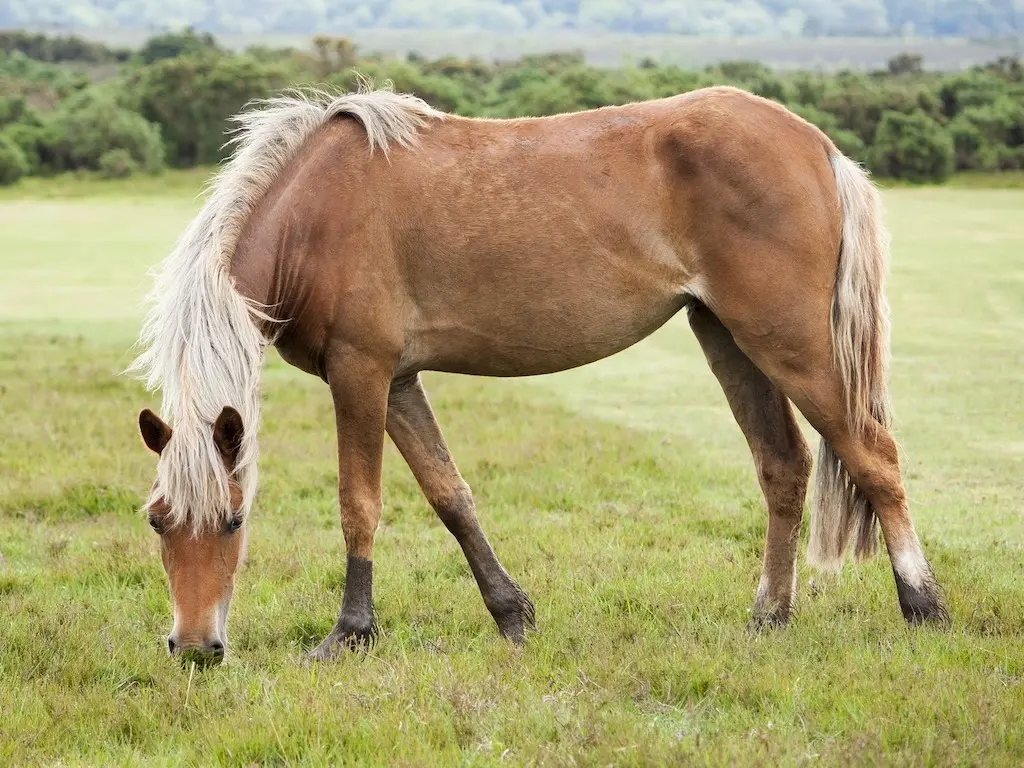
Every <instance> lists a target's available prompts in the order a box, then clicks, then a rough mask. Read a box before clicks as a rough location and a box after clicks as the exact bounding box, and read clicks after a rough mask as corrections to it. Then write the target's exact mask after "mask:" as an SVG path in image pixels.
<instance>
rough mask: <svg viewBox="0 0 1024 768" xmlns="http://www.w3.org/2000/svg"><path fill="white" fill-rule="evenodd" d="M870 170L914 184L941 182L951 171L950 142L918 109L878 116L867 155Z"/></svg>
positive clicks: (951, 148)
mask: <svg viewBox="0 0 1024 768" xmlns="http://www.w3.org/2000/svg"><path fill="white" fill-rule="evenodd" d="M869 157H870V165H871V170H872V171H874V172H875V173H876V174H877V175H879V176H891V177H893V178H901V179H908V180H910V181H915V182H924V181H945V180H946V179H947V178H949V175H950V174H951V173H952V172H953V160H954V148H953V139H952V138H951V137H950V135H949V133H948V132H946V131H945V130H944V129H943V127H942V126H941V125H939V124H938V123H937V122H935V120H933V119H932V118H931V117H929V116H928V115H926V114H925V113H924V112H922V111H920V110H916V111H914V112H911V113H909V114H903V113H900V112H893V111H891V110H889V111H886V112H885V113H883V114H882V119H881V121H880V122H879V123H878V130H877V131H876V132H875V141H874V144H873V146H872V147H871V152H870V153H869Z"/></svg>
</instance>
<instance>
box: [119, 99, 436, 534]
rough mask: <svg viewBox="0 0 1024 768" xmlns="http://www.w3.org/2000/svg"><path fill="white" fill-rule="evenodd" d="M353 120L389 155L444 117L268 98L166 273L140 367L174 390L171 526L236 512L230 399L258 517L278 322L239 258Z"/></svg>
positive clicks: (162, 483)
mask: <svg viewBox="0 0 1024 768" xmlns="http://www.w3.org/2000/svg"><path fill="white" fill-rule="evenodd" d="M340 115H350V116H351V117H354V118H356V119H357V120H358V121H359V122H360V123H361V124H362V126H363V128H364V129H365V131H366V137H367V141H368V144H369V149H370V151H371V152H373V151H374V150H376V149H379V150H380V151H381V152H383V153H384V154H385V155H387V154H388V151H389V148H390V147H391V146H392V145H396V144H397V145H398V146H401V147H410V146H412V145H414V144H415V143H416V139H417V132H418V129H419V128H420V127H422V126H423V125H424V124H425V123H426V122H427V121H428V120H429V119H432V118H440V117H442V113H440V112H437V111H435V110H434V109H432V108H431V107H430V106H428V105H427V104H426V103H424V102H423V101H421V100H420V99H417V98H415V97H412V96H406V95H402V94H396V93H392V92H391V91H390V90H361V91H360V92H358V93H349V94H340V95H339V94H332V93H328V92H325V91H292V92H289V93H288V94H286V95H283V96H279V97H276V98H272V99H268V100H266V101H262V102H258V103H257V104H256V106H255V108H252V109H247V110H245V111H243V112H241V113H240V114H238V115H236V116H235V117H234V118H232V120H233V122H234V123H235V124H236V125H237V129H236V131H235V132H234V136H233V137H232V138H231V140H230V141H229V142H228V143H229V144H232V145H234V152H233V153H232V156H231V158H230V160H228V162H227V163H226V164H225V165H224V167H223V169H222V170H221V171H220V172H219V173H218V174H217V175H216V176H215V177H214V178H213V179H212V181H211V182H210V184H209V186H208V188H207V199H206V203H205V205H204V206H203V208H202V210H201V211H200V213H199V215H198V216H196V218H195V220H193V221H192V223H191V224H190V225H189V227H188V228H187V229H186V230H185V232H184V234H183V235H182V236H181V238H180V239H179V240H178V242H177V244H176V245H175V247H174V250H173V251H171V253H170V254H169V255H168V256H167V258H166V259H164V261H163V262H162V263H161V264H160V266H159V267H158V269H157V270H156V272H155V274H154V287H153V290H152V291H151V292H150V295H149V302H150V304H151V308H150V311H149V314H148V316H147V317H146V321H145V323H144V325H143V328H142V333H141V335H140V337H139V342H138V346H139V347H140V348H141V350H142V351H141V352H140V354H139V355H138V357H137V358H136V360H135V361H134V363H133V364H132V365H131V367H130V368H129V369H128V370H129V372H132V373H135V374H136V375H138V376H139V378H141V379H143V380H144V381H145V382H146V385H147V387H148V388H149V389H150V390H156V389H161V390H162V391H163V409H162V410H163V415H164V418H165V419H167V420H169V421H170V422H171V425H172V427H173V429H174V436H173V437H172V439H171V441H170V442H169V443H168V444H167V447H166V448H165V449H164V451H163V454H162V455H161V457H160V461H159V463H158V466H157V481H156V483H155V484H154V487H153V491H152V495H151V497H150V499H149V501H148V502H147V506H148V505H149V504H151V503H152V502H154V501H156V500H157V499H158V498H160V497H163V498H164V499H165V500H166V501H167V503H168V504H169V506H170V512H169V515H170V518H169V520H168V522H169V524H171V525H179V524H189V525H190V526H191V527H192V529H193V530H194V531H196V532H198V531H200V530H203V529H205V528H207V527H210V526H213V525H216V524H219V523H220V522H222V521H223V520H224V519H225V518H227V517H228V516H230V515H231V514H232V510H231V509H230V497H229V489H228V474H227V471H226V470H225V468H224V464H223V461H222V460H221V457H220V454H219V452H218V450H217V447H216V445H215V444H214V440H213V429H212V425H213V423H214V421H215V420H216V418H217V416H218V414H219V413H220V412H221V410H222V409H223V408H224V406H226V405H230V406H232V407H234V408H235V409H236V410H238V412H239V413H240V414H241V416H242V422H243V425H244V428H245V432H244V439H243V443H242V447H241V451H240V453H239V456H238V460H237V463H236V465H235V467H234V470H233V474H232V477H233V479H234V480H235V481H236V482H238V483H239V485H240V486H241V489H242V497H243V503H242V510H241V511H242V513H243V514H248V511H249V509H250V508H251V506H252V500H253V496H254V495H255V491H256V456H257V441H256V433H257V427H258V423H259V413H260V391H259V383H260V370H261V367H262V360H263V352H264V350H265V349H266V346H267V344H268V339H267V338H266V337H265V336H264V334H263V332H262V331H261V330H260V326H261V325H265V322H264V321H266V320H269V318H267V317H266V315H265V314H264V312H263V309H262V308H261V307H259V306H257V305H256V304H254V303H253V302H250V301H247V300H246V299H245V298H243V297H242V295H241V294H239V293H238V292H237V291H236V290H235V286H234V281H233V279H232V278H231V275H230V265H231V258H232V256H233V254H234V251H235V246H236V245H237V242H238V238H239V236H240V234H241V231H242V228H243V227H244V226H245V223H246V221H247V220H248V218H249V216H250V215H251V213H252V211H253V209H254V208H255V206H256V205H257V203H258V202H259V201H260V200H261V199H262V198H263V196H264V195H265V194H266V192H267V190H268V189H269V188H270V186H271V184H272V183H273V182H274V180H275V179H276V178H277V177H278V175H279V174H280V173H281V171H282V170H283V168H284V166H285V165H286V164H287V163H288V162H289V161H290V160H291V159H292V158H293V157H294V156H295V155H296V154H297V153H298V152H299V150H300V149H301V147H302V145H303V144H304V143H305V141H306V140H307V139H308V138H309V137H310V136H311V135H312V134H313V133H314V132H315V131H316V130H317V129H318V128H319V127H320V126H322V125H323V124H325V123H326V122H328V121H329V120H331V119H332V118H334V117H337V116H340Z"/></svg>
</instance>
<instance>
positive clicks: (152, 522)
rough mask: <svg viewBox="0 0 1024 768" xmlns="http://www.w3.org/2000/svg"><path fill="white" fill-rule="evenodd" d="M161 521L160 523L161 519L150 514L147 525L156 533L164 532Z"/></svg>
mask: <svg viewBox="0 0 1024 768" xmlns="http://www.w3.org/2000/svg"><path fill="white" fill-rule="evenodd" d="M161 523H162V521H161V520H160V518H159V517H155V516H154V515H150V516H149V527H150V528H152V529H153V530H154V531H156V532H157V533H160V534H162V533H163V532H164V529H163V526H162V524H161Z"/></svg>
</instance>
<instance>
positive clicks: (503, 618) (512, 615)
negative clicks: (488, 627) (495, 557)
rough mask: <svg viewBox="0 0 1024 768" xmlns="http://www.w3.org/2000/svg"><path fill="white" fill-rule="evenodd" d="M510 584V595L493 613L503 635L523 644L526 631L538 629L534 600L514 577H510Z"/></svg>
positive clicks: (518, 643) (507, 638)
mask: <svg viewBox="0 0 1024 768" xmlns="http://www.w3.org/2000/svg"><path fill="white" fill-rule="evenodd" d="M509 586H510V587H511V589H510V590H509V594H508V596H507V597H506V598H505V599H504V600H502V601H501V602H500V603H499V605H498V606H497V607H495V608H494V609H492V610H491V615H492V616H493V617H494V621H495V622H496V623H497V625H498V632H500V633H501V636H502V637H504V638H505V639H506V640H511V641H512V642H513V643H515V644H516V645H522V644H523V643H525V642H526V631H527V630H535V629H537V623H536V620H535V616H534V611H533V601H531V600H530V598H529V597H527V595H526V593H525V592H523V590H522V588H521V587H520V586H519V585H518V584H516V583H515V582H514V581H512V579H509Z"/></svg>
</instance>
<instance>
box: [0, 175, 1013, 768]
mask: <svg viewBox="0 0 1024 768" xmlns="http://www.w3.org/2000/svg"><path fill="white" fill-rule="evenodd" d="M179 181H180V182H181V183H180V184H179V183H178V182H179ZM146 183H147V184H148V183H149V182H146ZM81 184H82V185H83V186H81V187H80V188H79V189H78V192H80V193H81V194H78V193H76V194H74V195H73V196H72V197H73V198H75V199H48V198H56V197H66V196H65V195H63V194H58V193H56V191H55V190H52V189H51V190H48V189H46V188H45V187H44V186H39V187H36V188H34V189H33V191H32V192H31V193H30V194H29V195H26V197H31V198H32V199H23V200H20V201H16V200H10V199H7V200H4V201H3V202H0V233H2V235H0V238H2V239H0V252H2V254H3V256H2V257H0V424H2V425H3V432H2V440H0V611H2V613H3V616H4V619H3V620H2V621H0V713H2V716H0V763H2V764H8V765H14V764H17V765H26V764H34V763H46V764H53V763H54V762H57V761H61V762H64V763H70V764H75V763H107V764H136V763H142V762H147V763H154V764H187V765H199V764H203V765H206V764H210V763H232V764H275V765H276V764H292V763H299V762H310V763H314V764H323V763H339V762H345V763H352V764H385V763H386V764H398V765H402V764H405V765H421V764H429V763H460V764H468V765H485V764H497V763H502V762H507V763H512V764H521V763H538V764H556V765H562V764H578V763H583V764H608V763H613V764H627V765H628V764H664V763H680V762H682V763H711V764H723V763H741V764H748V763H766V764H775V763H782V764H796V763H803V762H811V761H816V762H821V763H823V764H836V763H869V764H881V763H886V764H889V763H895V764H936V765H947V764H991V765H1012V764H1020V762H1021V761H1022V760H1024V718H1022V717H1021V712H1022V711H1024V687H1022V679H1024V654H1022V652H1021V648H1022V643H1024V576H1022V574H1024V549H1022V544H1021V542H1022V541H1024V518H1022V517H1021V510H1022V509H1024V485H1022V483H1021V477H1022V476H1024V438H1022V432H1021V426H1022V414H1024V388H1022V387H1021V385H1020V371H1021V370H1024V345H1022V344H1021V339H1022V338H1024V319H1022V318H1024V257H1022V254H1024V231H1022V229H1021V226H1020V217H1019V213H1020V211H1021V210H1022V208H1024V191H1021V190H1011V189H1006V190H983V189H970V190H967V189H952V188H950V189H936V188H899V189H890V190H887V191H886V199H887V203H888V208H889V212H890V223H891V226H892V229H893V231H894V235H895V244H896V249H895V263H894V269H893V277H892V281H891V288H890V296H891V299H892V302H893V305H894V316H895V317H894V320H895V339H894V344H895V349H894V354H895V360H894V381H893V387H894V396H895V404H896V409H897V413H898V422H899V433H900V437H901V440H902V441H903V445H904V450H905V464H904V468H905V475H906V480H907V487H908V490H909V494H910V497H911V499H912V503H913V510H914V514H915V519H916V522H917V527H918V530H919V532H920V534H921V536H922V538H923V540H924V544H925V547H926V550H927V552H928V554H929V556H930V558H931V560H932V563H933V565H934V567H935V570H936V572H937V574H938V577H939V579H940V580H941V582H942V583H943V585H944V586H945V588H946V591H947V593H948V596H949V599H950V603H951V608H952V613H953V618H954V622H953V625H952V628H951V629H949V630H946V631H941V630H936V629H931V628H925V629H918V630H911V629H909V628H907V627H906V626H905V625H904V623H903V620H902V618H901V617H900V615H899V610H898V608H897V603H896V594H895V589H894V586H893V582H892V576H891V572H890V571H889V567H888V564H887V563H886V562H885V559H884V558H879V559H876V560H874V561H872V562H869V563H866V564H863V565H856V566H850V567H848V568H847V569H846V570H845V571H844V572H843V573H842V574H841V576H840V577H838V578H837V579H835V580H832V581H828V582H824V583H822V581H821V579H818V587H817V588H816V589H815V590H813V591H812V590H811V589H810V588H809V586H808V582H809V580H810V579H811V577H812V576H813V574H812V572H810V571H809V570H807V569H806V568H803V567H802V568H801V572H800V579H799V598H798V603H799V609H798V614H797V616H796V617H795V620H794V622H793V624H792V626H791V627H790V628H789V629H787V630H784V631H778V632H772V633H768V634H764V635H754V636H752V635H748V634H747V633H746V631H745V628H744V626H745V623H746V619H747V617H748V609H749V607H750V604H751V602H752V598H753V593H754V589H755V586H756V583H757V578H758V575H759V568H760V555H761V547H762V537H763V534H764V528H765V514H764V508H763V501H762V499H761V497H760V493H759V491H758V489H757V485H756V482H755V480H754V477H753V471H752V468H751V462H750V459H749V455H748V453H747V451H746V447H745V445H744V443H743V440H742V437H741V436H740V433H739V430H738V428H737V427H736V426H735V424H734V423H733V422H732V419H731V417H730V416H729V413H728V409H727V408H726V406H725V403H724V398H723V396H722V395H721V393H720V391H719V390H718V388H717V385H716V383H715V381H714V379H713V377H712V376H711V374H710V373H709V372H708V371H707V368H706V366H705V364H704V362H703V360H702V358H701V356H700V353H699V350H698V349H697V347H696V344H695V342H694V341H693V339H692V337H691V336H690V334H689V332H688V330H687V329H686V327H685V321H681V320H680V321H673V322H671V323H670V324H669V325H668V326H666V328H664V329H663V330H661V331H659V332H658V333H657V334H655V335H654V336H653V337H652V338H650V339H649V340H647V341H645V342H643V343H642V344H640V345H637V346H636V347H634V348H632V349H630V350H628V351H627V352H625V353H623V354H621V355H619V356H616V357H614V358H612V359H610V360H607V361H604V362H602V363H599V364H596V365H594V366H590V367H587V368H584V369H580V370H577V371H572V372H568V373H565V374H559V375H557V376H550V377H540V378H536V379H530V380H518V381H516V380H508V381H496V380H483V379H470V378H459V377H451V376H441V375H430V376H428V377H427V386H428V389H429V390H430V391H431V393H432V395H433V400H434V405H435V408H436V410H437V412H438V415H439V419H440V421H441V423H442V425H443V427H444V428H445V431H446V433H447V436H448V438H449V442H450V444H451V448H452V452H453V455H454V456H455V457H456V459H457V460H458V462H459V464H460V466H461V468H462V470H463V473H464V474H465V475H466V477H467V479H468V480H469V481H470V483H471V484H472V485H473V486H474V489H475V491H476V495H477V498H478V502H479V506H480V509H481V516H482V518H483V521H484V526H485V529H486V530H487V531H488V533H489V535H490V537H491V539H492V541H493V543H494V544H495V547H496V549H497V551H498V553H499V556H501V557H502V559H503V560H504V562H505V564H506V566H507V567H508V568H509V570H510V571H511V572H512V573H513V574H514V575H515V576H517V578H518V579H519V580H520V582H521V583H522V584H523V586H524V587H525V588H526V589H527V591H528V592H529V593H530V594H531V596H532V597H533V599H534V601H535V602H536V605H537V614H538V624H539V630H540V631H539V632H538V633H537V634H535V635H532V636H531V637H530V638H529V641H528V643H527V645H526V647H525V648H524V649H521V650H517V649H515V648H512V647H510V646H508V645H507V644H505V643H504V642H502V641H501V640H500V639H499V638H498V637H497V634H496V632H495V630H494V627H493V626H492V622H491V620H490V618H489V616H488V615H487V613H486V611H485V609H484V607H483V605H482V601H481V600H480V597H479V595H478V593H477V591H476V587H475V584H474V582H473V580H472V577H471V576H470V574H469V572H468V568H467V567H466V565H465V563H464V560H463V557H462V555H461V552H460V551H459V549H458V547H457V546H456V545H455V543H454V541H453V540H452V539H451V538H450V537H449V536H448V534H447V533H446V532H445V531H444V529H443V527H442V526H441V525H440V524H439V523H438V522H437V521H436V520H435V519H434V517H433V514H432V513H431V511H430V510H429V508H428V507H427V505H426V503H425V502H424V500H423V499H422V497H421V495H420V493H419V491H418V489H417V488H416V485H415V483H414V481H413V480H412V478H411V475H410V474H409V472H408V470H407V469H406V468H405V466H404V465H403V463H402V462H401V459H400V457H399V456H398V455H397V453H396V452H395V451H394V450H393V449H392V448H391V447H390V446H389V448H388V455H387V458H386V462H385V464H386V466H385V495H386V509H385V514H384V520H383V523H382V526H381V531H380V533H379V535H378V539H377V541H378V545H377V551H376V562H377V569H376V573H375V580H376V597H377V608H378V614H379V619H380V620H381V622H382V624H383V638H382V640H381V642H380V644H379V645H378V647H377V649H376V650H375V651H374V653H373V654H372V655H369V656H350V657H346V658H343V659H341V660H340V661H339V662H337V663H335V664H332V665H327V666H321V667H319V668H315V669H309V668H306V667H304V666H303V665H302V664H301V663H300V660H301V658H302V656H303V654H304V652H305V651H307V650H308V649H309V648H311V647H312V645H313V644H314V643H315V642H316V641H317V640H318V639H319V638H320V637H321V636H322V635H323V634H325V633H326V632H327V631H328V630H329V629H330V627H331V626H332V624H333V620H334V617H335V615H336V612H337V608H338V604H339V600H340V595H341V588H342V585H343V581H344V570H343V559H344V558H343V552H344V547H343V540H342V535H341V531H340V526H339V524H338V521H337V512H336V501H335V490H334V487H335V473H336V468H335V461H334V435H333V428H332V416H331V408H330V401H329V397H328V394H327V391H326V388H325V387H324V386H323V385H322V384H321V383H319V382H318V381H315V380H313V379H312V378H310V377H307V376H304V375H302V374H300V373H298V372H297V371H294V370H293V369H291V368H289V367H287V366H286V365H285V364H284V363H283V362H281V361H280V359H278V358H277V357H276V356H274V355H271V357H270V360H269V361H268V365H267V370H266V374H265V400H266V406H265V413H264V418H265V421H264V425H263V428H262V432H261V435H262V449H263V459H262V466H263V475H262V477H263V485H262V489H261V492H260V496H259V499H258V501H257V506H256V509H255V510H254V513H253V518H252V531H251V547H250V559H249V562H248V564H247V565H246V567H245V568H244V570H243V572H242V575H241V578H240V583H239V586H238V589H237V591H236V596H235V600H234V603H233V606H232V623H231V633H230V638H231V648H230V650H229V660H228V662H227V663H226V664H225V666H223V667H222V668H218V669H214V670H209V671H205V672H200V671H196V672H195V673H194V674H190V670H187V669H182V668H180V667H179V666H177V665H175V664H173V663H171V661H170V660H169V659H168V658H167V655H166V651H165V650H164V649H163V645H162V642H163V636H164V634H165V633H166V632H167V630H168V629H169V627H170V615H169V610H170V609H169V600H168V596H167V590H166V583H165V577H164V574H163V571H162V568H161V566H160V564H159V558H158V555H157V548H156V538H155V536H154V535H153V534H152V533H151V532H150V531H149V529H148V527H147V525H146V523H145V520H144V519H143V517H142V516H141V515H140V514H139V513H138V512H137V506H138V504H139V501H140V499H141V497H142V495H143V493H144V492H145V491H146V489H147V488H148V484H149V482H150V480H151V478H152V471H153V459H152V458H151V457H150V456H149V455H147V453H146V452H145V450H144V448H143V447H142V444H141V441H140V440H139V438H138V437H137V435H136V427H135V416H136V414H137V412H138V410H139V409H140V408H142V407H144V406H147V405H148V406H155V405H156V401H155V399H154V398H153V397H152V396H150V395H147V394H145V393H144V392H143V391H142V390H141V388H140V387H139V386H138V385H136V384H135V383H133V382H131V381H128V380H125V379H124V378H119V377H117V376H116V375H115V374H116V372H117V371H118V370H119V369H121V368H122V367H123V366H124V365H125V364H126V363H127V361H128V359H129V358H128V354H127V349H128V347H129V346H130V344H131V343H132V341H133V339H134V335H135V333H136V331H137V328H138V322H139V311H140V308H139V298H140V296H141V293H142V291H143V290H144V289H145V287H146V286H147V281H146V278H145V272H146V269H147V267H148V266H150V265H151V264H153V263H154V262H155V261H156V260H157V259H159V258H160V257H161V256H162V255H163V253H164V252H165V251H166V250H167V249H168V248H169V246H170V244H171V242H172V241H173V239H174V238H175V237H176V235H177V234H178V233H179V231H180V230H181V228H182V227H183V226H184V225H185V223H186V221H187V219H188V218H189V216H190V215H191V214H192V213H193V211H194V210H195V207H196V204H195V200H194V194H193V193H194V191H195V187H194V186H193V187H189V185H188V184H186V183H184V182H183V181H181V179H178V178H177V177H174V176H172V177H171V178H170V179H169V185H168V186H165V187H161V186H160V185H158V184H156V182H153V183H152V188H148V187H147V189H146V190H145V191H144V192H139V191H138V190H137V189H134V190H133V188H132V186H131V185H128V186H120V187H119V186H118V185H114V186H113V187H108V186H100V185H96V186H95V188H94V190H90V188H89V187H88V183H87V182H81ZM186 187H189V188H188V191H185V188H186ZM93 191H95V194H93ZM50 193H53V194H50Z"/></svg>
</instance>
